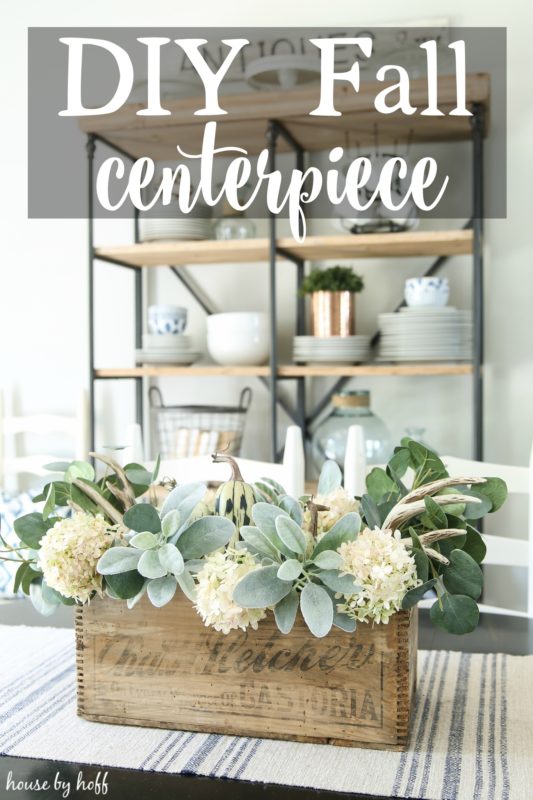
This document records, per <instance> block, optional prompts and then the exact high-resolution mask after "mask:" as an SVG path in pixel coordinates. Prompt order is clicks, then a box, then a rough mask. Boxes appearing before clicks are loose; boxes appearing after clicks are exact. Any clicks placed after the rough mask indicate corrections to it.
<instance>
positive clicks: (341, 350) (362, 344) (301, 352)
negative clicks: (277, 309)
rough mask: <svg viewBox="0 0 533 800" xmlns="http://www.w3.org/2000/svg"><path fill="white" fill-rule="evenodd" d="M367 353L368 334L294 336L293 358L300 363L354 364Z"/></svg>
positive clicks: (362, 359) (368, 350) (366, 355)
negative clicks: (325, 336)
mask: <svg viewBox="0 0 533 800" xmlns="http://www.w3.org/2000/svg"><path fill="white" fill-rule="evenodd" d="M369 355H370V336H329V337H327V338H321V337H319V336H295V337H294V343H293V358H294V361H296V362H297V363H300V364H302V363H316V364H356V363H360V362H362V361H368V359H369Z"/></svg>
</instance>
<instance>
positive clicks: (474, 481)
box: [397, 477, 487, 506]
mask: <svg viewBox="0 0 533 800" xmlns="http://www.w3.org/2000/svg"><path fill="white" fill-rule="evenodd" d="M486 482H487V479H486V478H461V477H459V478H441V479H440V480H438V481H432V482H431V483H426V484H424V486H419V487H418V489H413V491H412V492H409V494H406V495H405V497H402V499H401V500H398V503H397V505H399V506H400V505H405V504H406V503H411V502H413V501H415V500H422V499H423V498H424V497H430V496H431V495H433V494H437V492H440V491H441V489H447V488H448V487H449V486H476V485H479V484H481V483H486Z"/></svg>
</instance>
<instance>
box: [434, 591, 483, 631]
mask: <svg viewBox="0 0 533 800" xmlns="http://www.w3.org/2000/svg"><path fill="white" fill-rule="evenodd" d="M429 615H430V618H431V621H432V622H433V624H434V625H437V627H439V628H442V629H443V630H445V631H447V632H448V633H454V634H456V635H462V634H465V633H472V631H473V630H475V629H476V627H477V624H478V622H479V608H478V607H477V604H476V603H475V601H474V600H472V598H471V597H467V596H466V595H460V594H448V593H447V592H446V593H444V594H442V595H441V596H440V597H439V599H438V600H437V601H436V603H434V605H432V606H431V610H430V612H429Z"/></svg>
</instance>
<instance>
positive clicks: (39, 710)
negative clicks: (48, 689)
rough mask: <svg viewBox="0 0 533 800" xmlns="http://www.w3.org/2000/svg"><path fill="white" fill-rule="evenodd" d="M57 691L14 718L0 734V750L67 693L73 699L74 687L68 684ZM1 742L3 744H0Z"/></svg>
mask: <svg viewBox="0 0 533 800" xmlns="http://www.w3.org/2000/svg"><path fill="white" fill-rule="evenodd" d="M57 688H58V691H57V692H56V693H55V694H53V695H52V696H50V695H47V696H46V697H45V698H43V699H42V700H41V701H40V702H39V703H37V704H36V705H34V706H33V708H31V709H29V710H26V709H24V714H21V715H19V716H18V717H15V719H14V720H13V723H12V724H11V726H10V727H7V728H4V729H3V730H2V731H1V732H0V737H1V738H0V748H2V747H3V746H5V745H9V746H10V745H11V737H12V736H16V735H17V734H18V733H20V731H23V730H26V729H27V727H28V725H31V724H32V723H33V721H34V719H36V718H37V717H40V716H42V714H44V713H46V712H47V710H48V708H50V707H53V706H54V705H55V704H56V703H58V702H60V701H61V700H62V699H63V697H65V696H66V694H67V693H68V694H69V696H71V697H74V699H75V691H76V689H75V687H74V686H70V685H69V684H66V685H65V684H62V685H61V686H60V687H57ZM2 742H3V744H2ZM6 752H7V751H6Z"/></svg>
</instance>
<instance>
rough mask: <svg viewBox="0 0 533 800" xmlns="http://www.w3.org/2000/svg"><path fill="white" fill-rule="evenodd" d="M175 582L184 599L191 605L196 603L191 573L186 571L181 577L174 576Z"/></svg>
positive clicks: (194, 586) (194, 585)
mask: <svg viewBox="0 0 533 800" xmlns="http://www.w3.org/2000/svg"><path fill="white" fill-rule="evenodd" d="M176 580H177V581H178V584H179V587H180V589H181V591H182V592H183V594H184V595H185V597H187V598H188V599H189V600H190V601H191V603H196V584H195V582H194V578H193V577H192V575H191V573H190V572H189V571H188V570H187V569H186V570H184V571H183V572H182V573H181V575H177V576H176Z"/></svg>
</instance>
